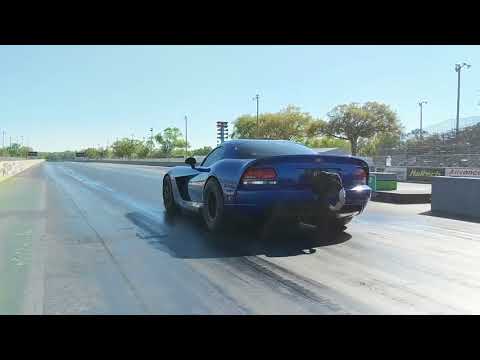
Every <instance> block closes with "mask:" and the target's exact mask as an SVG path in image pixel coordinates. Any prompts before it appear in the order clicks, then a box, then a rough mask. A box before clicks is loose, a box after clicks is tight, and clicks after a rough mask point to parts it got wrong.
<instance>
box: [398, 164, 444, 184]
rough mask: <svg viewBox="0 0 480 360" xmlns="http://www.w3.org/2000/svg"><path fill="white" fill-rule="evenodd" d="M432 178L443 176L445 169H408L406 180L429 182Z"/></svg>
mask: <svg viewBox="0 0 480 360" xmlns="http://www.w3.org/2000/svg"><path fill="white" fill-rule="evenodd" d="M432 176H445V168H426V167H409V168H407V180H409V181H426V182H430V178H431V177H432Z"/></svg>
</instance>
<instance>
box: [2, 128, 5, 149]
mask: <svg viewBox="0 0 480 360" xmlns="http://www.w3.org/2000/svg"><path fill="white" fill-rule="evenodd" d="M2 134H3V141H2V148H3V149H5V130H4V131H2Z"/></svg>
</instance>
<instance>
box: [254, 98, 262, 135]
mask: <svg viewBox="0 0 480 360" xmlns="http://www.w3.org/2000/svg"><path fill="white" fill-rule="evenodd" d="M259 99H260V95H258V94H257V95H255V97H254V98H253V100H257V138H258V135H259V128H258V100H259Z"/></svg>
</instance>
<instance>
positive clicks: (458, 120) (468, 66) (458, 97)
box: [455, 62, 471, 140]
mask: <svg viewBox="0 0 480 360" xmlns="http://www.w3.org/2000/svg"><path fill="white" fill-rule="evenodd" d="M463 67H466V68H467V69H468V68H470V67H471V65H469V64H467V63H465V62H464V63H462V64H455V71H456V72H457V74H458V84H457V124H456V128H455V137H456V138H457V140H458V131H459V130H460V72H461V71H462V68H463Z"/></svg>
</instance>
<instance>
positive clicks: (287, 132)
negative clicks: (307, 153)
mask: <svg viewBox="0 0 480 360" xmlns="http://www.w3.org/2000/svg"><path fill="white" fill-rule="evenodd" d="M258 122H259V128H258V131H257V118H256V116H251V115H242V116H240V117H239V118H237V120H235V122H234V129H233V132H232V138H237V139H254V138H260V139H271V140H292V141H297V142H302V141H304V140H305V138H306V136H307V133H306V131H307V129H308V128H309V127H310V125H311V124H312V123H313V118H312V116H311V115H310V114H309V113H306V112H301V111H300V108H299V107H297V106H294V105H289V106H287V107H286V108H285V109H282V110H280V111H279V112H277V113H265V114H260V115H259V119H258Z"/></svg>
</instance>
